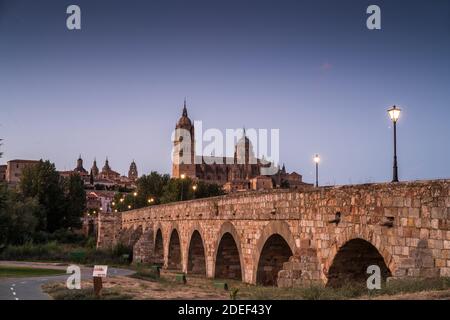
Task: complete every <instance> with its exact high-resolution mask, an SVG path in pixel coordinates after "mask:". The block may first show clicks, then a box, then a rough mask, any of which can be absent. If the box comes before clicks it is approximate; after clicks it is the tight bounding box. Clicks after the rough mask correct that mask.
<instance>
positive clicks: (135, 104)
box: [0, 0, 450, 184]
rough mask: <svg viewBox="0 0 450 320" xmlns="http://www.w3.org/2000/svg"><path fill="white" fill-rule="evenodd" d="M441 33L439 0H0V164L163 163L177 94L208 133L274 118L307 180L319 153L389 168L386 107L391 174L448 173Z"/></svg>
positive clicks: (335, 172)
mask: <svg viewBox="0 0 450 320" xmlns="http://www.w3.org/2000/svg"><path fill="white" fill-rule="evenodd" d="M70 4H77V5H79V6H80V7H81V11H82V30H79V31H69V30H67V28H66V17H67V14H66V13H65V11H66V8H67V6H69V5H70ZM371 4H377V5H379V6H380V7H381V10H382V29H381V30H376V31H370V30H368V29H367V28H366V19H367V17H368V15H367V14H366V13H365V12H366V8H367V7H368V6H369V5H371ZM449 39H450V2H449V1H446V0H435V1H425V0H421V1H406V0H396V1H365V0H346V1H339V2H338V1H331V0H327V1H325V0H319V1H317V0H315V1H313V0H309V1H297V0H296V1H294V0H270V1H268V0H227V1H225V0H208V1H207V0H158V1H156V0H154V1H136V0H135V1H114V0H111V1H107V2H106V1H92V0H90V1H88V0H80V1H65V0H54V1H49V0H43V1H31V0H30V1H24V0H0V139H3V140H4V141H2V143H3V145H2V146H1V147H0V151H1V152H3V157H2V158H1V159H0V164H3V163H6V162H7V161H8V160H12V159H40V158H42V159H49V160H50V161H52V162H54V163H55V164H56V167H57V169H58V170H71V169H73V168H75V166H76V160H77V158H78V156H79V154H81V155H82V157H83V160H84V166H85V168H86V169H89V168H90V167H91V165H92V162H93V160H94V158H96V159H97V165H98V166H99V168H100V169H101V167H102V166H103V164H104V161H105V158H106V157H108V159H109V163H110V165H111V167H112V169H114V170H115V171H118V172H120V173H121V174H124V175H126V174H127V172H128V168H129V165H130V163H131V161H132V160H133V159H134V160H135V161H136V164H137V167H138V171H139V174H140V175H141V174H146V173H149V172H150V171H158V172H161V173H170V171H171V162H170V161H171V160H170V153H171V147H172V144H171V140H170V139H171V133H172V130H173V129H174V127H175V123H176V122H177V121H178V119H179V117H180V115H181V111H182V107H183V100H184V98H185V97H186V98H187V107H188V111H189V116H190V118H191V119H192V120H193V121H194V120H201V121H203V129H204V130H205V129H208V128H218V129H220V130H223V132H225V129H227V128H230V129H236V128H242V126H245V127H246V128H257V129H259V128H264V129H269V130H270V129H273V128H274V129H280V142H281V145H280V162H281V164H283V163H285V164H286V168H287V170H288V171H296V172H298V173H300V174H302V175H303V179H304V181H306V182H310V183H312V182H313V181H314V163H313V156H314V154H316V153H318V154H320V156H321V159H322V161H321V164H320V183H321V184H349V183H365V182H384V181H390V180H391V178H392V124H391V121H390V120H389V117H388V115H387V109H388V108H389V107H390V106H392V105H394V104H395V105H398V106H399V107H400V108H402V110H403V112H402V115H401V119H400V121H399V123H398V156H399V174H400V179H401V180H416V179H434V178H450V148H449V139H450V125H449V123H450V107H449V102H450V90H449V83H450V41H449Z"/></svg>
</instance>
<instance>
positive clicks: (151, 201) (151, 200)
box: [147, 198, 155, 204]
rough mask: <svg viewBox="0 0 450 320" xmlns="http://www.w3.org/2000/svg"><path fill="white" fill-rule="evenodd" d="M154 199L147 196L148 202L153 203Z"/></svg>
mask: <svg viewBox="0 0 450 320" xmlns="http://www.w3.org/2000/svg"><path fill="white" fill-rule="evenodd" d="M154 201H155V199H153V198H149V199H148V200H147V202H148V203H149V204H151V203H153V202H154Z"/></svg>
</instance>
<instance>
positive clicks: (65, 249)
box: [0, 241, 132, 265]
mask: <svg viewBox="0 0 450 320" xmlns="http://www.w3.org/2000/svg"><path fill="white" fill-rule="evenodd" d="M124 255H127V259H124ZM0 259H1V260H43V261H63V262H73V263H80V264H109V265H111V264H116V265H124V264H129V263H130V262H131V261H132V260H131V259H132V253H131V249H130V248H128V247H126V246H117V247H115V248H114V249H95V248H88V247H86V248H84V247H80V246H71V245H63V244H58V243H57V242H56V241H52V242H49V243H45V244H32V243H27V244H24V245H21V246H7V247H6V248H5V249H4V250H3V251H2V252H1V253H0Z"/></svg>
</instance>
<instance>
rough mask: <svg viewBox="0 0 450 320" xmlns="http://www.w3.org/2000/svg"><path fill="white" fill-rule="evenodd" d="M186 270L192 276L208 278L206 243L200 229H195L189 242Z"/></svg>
mask: <svg viewBox="0 0 450 320" xmlns="http://www.w3.org/2000/svg"><path fill="white" fill-rule="evenodd" d="M187 244H188V245H187V247H186V250H187V252H186V254H185V257H186V258H187V263H186V270H187V273H190V274H200V275H204V276H206V274H207V273H206V250H205V242H204V240H203V236H202V233H201V231H200V230H199V228H194V230H193V231H192V232H191V234H190V236H189V239H188V241H187Z"/></svg>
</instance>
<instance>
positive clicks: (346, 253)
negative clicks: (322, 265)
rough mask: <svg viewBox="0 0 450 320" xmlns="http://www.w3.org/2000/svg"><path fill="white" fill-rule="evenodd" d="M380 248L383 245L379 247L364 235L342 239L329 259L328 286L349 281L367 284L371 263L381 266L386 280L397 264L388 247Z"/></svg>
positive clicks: (340, 284)
mask: <svg viewBox="0 0 450 320" xmlns="http://www.w3.org/2000/svg"><path fill="white" fill-rule="evenodd" d="M379 248H383V247H382V246H381V245H379V246H378V247H377V246H376V245H374V244H373V242H372V241H370V240H369V239H368V237H364V236H363V235H357V236H353V237H351V236H350V237H344V238H343V239H341V241H340V242H339V244H335V246H334V248H333V249H334V250H333V251H334V252H335V253H334V254H333V255H331V256H330V257H329V258H328V261H327V266H328V268H326V269H325V271H326V274H325V275H326V277H327V283H326V284H327V286H329V287H340V286H342V285H343V284H345V283H349V282H355V283H360V284H361V285H365V284H366V280H367V278H368V277H369V274H367V267H368V266H370V265H377V266H379V267H380V271H381V277H382V279H383V280H384V281H385V280H386V278H387V277H390V276H391V275H392V272H393V271H394V267H395V265H394V263H393V259H392V255H391V254H390V253H389V252H388V251H387V250H386V249H381V250H380V249H379Z"/></svg>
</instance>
